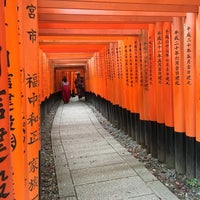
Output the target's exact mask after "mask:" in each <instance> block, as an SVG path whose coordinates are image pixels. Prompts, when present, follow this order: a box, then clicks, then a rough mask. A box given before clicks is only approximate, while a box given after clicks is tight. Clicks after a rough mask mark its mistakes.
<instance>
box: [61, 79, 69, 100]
mask: <svg viewBox="0 0 200 200" xmlns="http://www.w3.org/2000/svg"><path fill="white" fill-rule="evenodd" d="M70 95H71V92H70V87H69V82H68V81H67V78H66V76H64V77H63V79H62V100H63V102H64V103H68V102H69V100H70Z"/></svg>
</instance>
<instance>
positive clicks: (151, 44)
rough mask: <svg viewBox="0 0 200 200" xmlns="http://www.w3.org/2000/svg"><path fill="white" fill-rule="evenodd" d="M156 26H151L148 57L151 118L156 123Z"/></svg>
mask: <svg viewBox="0 0 200 200" xmlns="http://www.w3.org/2000/svg"><path fill="white" fill-rule="evenodd" d="M154 49H155V24H149V29H148V57H149V104H150V108H149V117H150V121H153V122H155V121H156V119H157V115H156V110H157V108H156V68H155V51H154Z"/></svg>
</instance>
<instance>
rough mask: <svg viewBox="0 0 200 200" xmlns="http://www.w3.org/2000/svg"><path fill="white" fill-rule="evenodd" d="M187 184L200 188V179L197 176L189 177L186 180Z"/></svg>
mask: <svg viewBox="0 0 200 200" xmlns="http://www.w3.org/2000/svg"><path fill="white" fill-rule="evenodd" d="M186 184H187V185H188V186H191V187H195V188H197V189H198V190H200V185H199V184H198V181H197V179H196V178H192V179H187V180H186Z"/></svg>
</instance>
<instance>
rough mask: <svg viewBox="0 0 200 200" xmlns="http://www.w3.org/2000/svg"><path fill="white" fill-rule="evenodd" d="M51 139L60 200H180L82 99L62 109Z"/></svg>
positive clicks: (58, 112)
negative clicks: (107, 129)
mask: <svg viewBox="0 0 200 200" xmlns="http://www.w3.org/2000/svg"><path fill="white" fill-rule="evenodd" d="M51 137H52V149H53V155H54V160H55V166H56V174H57V182H58V188H59V199H63V200H126V199H130V200H131V199H132V200H133V199H134V200H144V199H148V200H149V199H150V200H158V199H162V200H167V199H169V200H176V199H178V198H177V197H176V196H175V195H174V194H173V193H172V192H171V191H169V189H168V188H167V187H165V186H164V185H163V184H162V183H161V182H160V181H159V180H158V179H157V178H156V177H155V176H153V175H152V174H151V173H150V172H149V171H148V170H147V169H146V168H145V166H144V164H143V163H141V162H139V161H138V160H137V159H136V158H134V157H133V155H131V153H129V152H128V151H127V149H125V148H124V147H123V146H122V145H121V144H120V143H119V142H118V141H117V140H115V139H114V137H113V136H111V135H110V134H109V133H108V132H107V131H106V130H105V129H104V128H103V127H102V126H101V124H100V123H99V121H98V120H97V118H96V117H95V115H94V113H93V112H92V110H91V109H90V108H89V107H88V106H87V105H86V104H85V103H84V102H82V101H77V98H72V99H71V101H70V102H69V103H68V104H63V103H61V104H60V106H59V108H58V110H57V112H56V115H55V118H54V121H53V125H52V131H51Z"/></svg>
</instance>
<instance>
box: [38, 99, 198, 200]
mask: <svg viewBox="0 0 200 200" xmlns="http://www.w3.org/2000/svg"><path fill="white" fill-rule="evenodd" d="M59 104H60V101H58V102H55V104H54V105H53V106H52V107H51V110H50V112H49V114H48V116H47V117H46V119H45V120H44V122H43V124H42V126H41V154H40V200H58V199H59V194H58V186H57V180H56V171H55V164H54V159H53V151H52V147H51V127H52V122H53V119H54V116H55V113H56V110H57V108H58V106H59ZM87 105H88V106H89V107H90V108H91V109H92V110H93V112H94V114H95V116H96V117H97V119H98V120H99V122H100V123H101V125H102V126H103V127H104V128H105V129H106V130H107V131H108V132H109V133H110V134H111V135H112V136H113V137H115V139H116V140H117V141H119V142H120V143H121V144H122V145H123V146H124V147H126V148H127V150H128V151H129V152H130V153H131V154H132V155H133V156H134V157H135V158H137V159H138V160H139V161H140V162H143V163H144V164H145V166H146V168H147V169H148V170H149V171H150V172H151V173H152V174H153V175H155V176H156V177H157V178H158V179H159V180H160V181H161V182H162V183H163V184H164V185H165V186H166V187H168V188H169V189H170V190H171V191H172V192H173V193H174V194H175V195H176V196H177V197H178V198H179V199H181V200H198V199H200V186H198V185H197V182H196V179H190V180H188V179H187V178H186V177H185V175H182V174H178V173H177V172H176V171H175V169H168V168H167V167H166V165H165V164H163V163H161V162H159V161H158V159H156V158H153V157H152V156H151V154H148V153H147V151H146V150H145V149H143V148H142V147H141V146H140V145H139V144H137V143H136V141H133V140H132V138H131V137H129V136H128V135H126V134H125V133H124V131H122V130H119V129H117V128H116V127H114V126H113V125H112V124H111V123H110V122H109V121H108V120H107V119H105V118H104V117H103V116H102V115H101V114H100V113H99V112H98V111H97V110H96V109H95V108H94V107H93V106H92V105H91V104H89V103H88V104H87Z"/></svg>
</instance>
